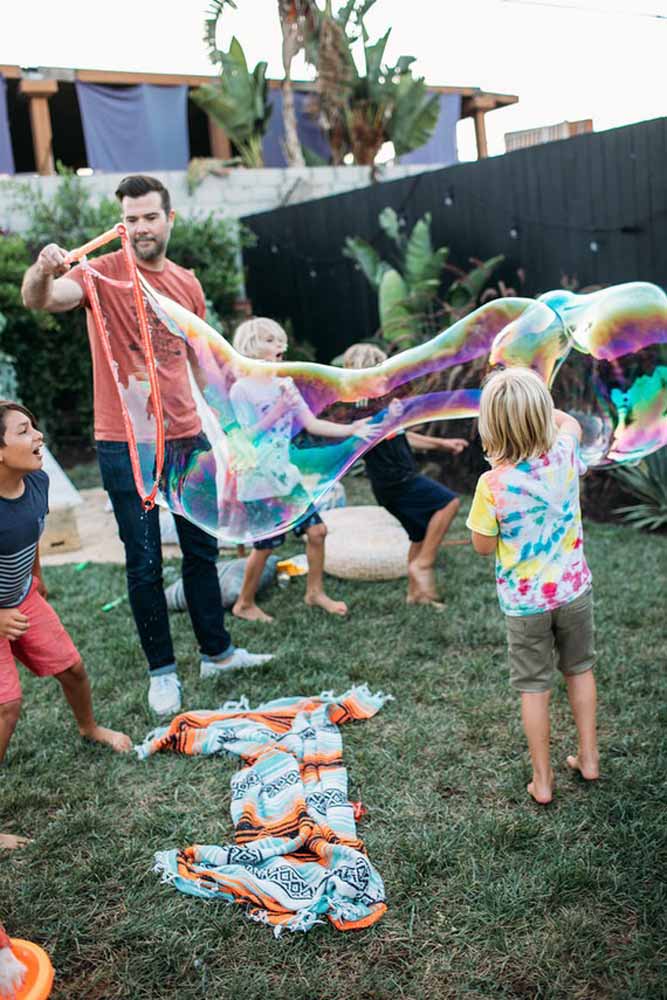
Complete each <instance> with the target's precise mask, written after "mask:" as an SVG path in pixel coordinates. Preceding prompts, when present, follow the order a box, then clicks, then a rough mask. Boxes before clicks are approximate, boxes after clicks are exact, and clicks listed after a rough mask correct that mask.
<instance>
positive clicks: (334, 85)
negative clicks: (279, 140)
mask: <svg viewBox="0 0 667 1000" xmlns="http://www.w3.org/2000/svg"><path fill="white" fill-rule="evenodd" d="M375 2H376V0H346V2H344V3H343V4H342V6H339V8H338V10H337V11H336V12H335V13H334V9H333V0H325V3H324V7H323V8H320V7H319V6H318V4H317V3H316V2H315V0H278V16H279V20H280V26H281V31H282V38H283V46H282V54H283V69H284V71H285V78H284V81H283V122H284V127H285V152H286V155H287V162H288V163H289V165H290V166H303V165H304V162H305V161H307V162H310V163H314V162H316V161H315V158H314V155H313V153H312V152H311V151H310V150H302V148H301V145H300V143H299V138H298V134H297V126H296V115H295V112H294V99H293V94H292V83H291V64H292V60H293V58H294V56H295V55H296V54H297V52H299V51H300V50H301V49H303V51H304V53H305V56H306V59H307V61H308V62H310V63H311V64H312V65H313V66H314V67H315V70H316V81H315V95H314V96H315V100H314V102H313V113H314V114H315V115H316V116H317V117H318V119H319V121H320V124H321V125H322V127H323V129H324V131H325V132H326V133H327V137H328V139H329V145H330V148H331V159H332V162H333V163H334V164H341V163H343V162H344V161H345V160H346V158H347V157H348V155H350V156H351V157H352V160H353V162H354V163H356V164H359V165H363V166H371V165H372V164H373V163H374V162H375V158H376V156H377V154H378V152H379V150H380V148H381V147H382V146H383V145H384V143H385V142H391V143H393V146H394V150H395V152H396V155H397V156H400V155H402V154H405V153H408V152H410V151H411V150H413V149H417V148H418V147H419V146H423V145H424V143H426V142H427V141H428V140H429V138H430V137H431V135H432V134H433V130H434V129H435V126H436V124H437V121H438V115H439V113H440V102H439V100H438V97H437V95H435V94H429V93H428V90H427V88H426V84H425V82H424V79H423V78H422V77H415V76H413V75H412V71H411V69H410V66H411V65H412V63H413V62H414V58H413V57H412V56H400V57H399V59H398V60H397V61H396V62H395V63H394V64H393V65H391V66H388V65H384V64H383V60H384V54H385V50H386V47H387V42H388V40H389V35H390V33H391V29H389V30H388V31H387V32H385V34H384V35H383V36H382V38H380V39H379V40H378V41H376V42H373V43H370V42H369V37H368V33H367V31H366V28H365V26H364V17H365V15H366V14H367V13H368V11H369V10H370V9H371V7H372V6H373V5H374V4H375ZM226 7H234V8H236V0H212V2H211V6H210V9H209V14H208V17H207V19H206V23H205V34H204V40H205V42H206V45H207V47H208V50H209V56H210V58H211V60H212V61H213V62H214V63H220V62H222V57H223V53H221V52H220V50H219V49H218V47H217V43H216V33H217V26H218V21H219V19H220V16H221V14H222V12H223V10H224V9H225V8H226ZM360 40H361V42H362V55H363V71H362V72H359V70H358V69H357V66H356V63H355V60H354V55H353V49H354V47H355V46H356V44H357V43H358V42H359V41H360ZM223 75H224V69H223Z"/></svg>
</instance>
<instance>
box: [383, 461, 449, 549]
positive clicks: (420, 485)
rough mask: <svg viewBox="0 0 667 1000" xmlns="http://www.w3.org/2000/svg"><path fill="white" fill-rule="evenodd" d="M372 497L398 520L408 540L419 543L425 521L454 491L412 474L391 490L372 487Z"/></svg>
mask: <svg viewBox="0 0 667 1000" xmlns="http://www.w3.org/2000/svg"><path fill="white" fill-rule="evenodd" d="M371 485H372V484H371ZM373 493H374V494H375V499H376V500H377V502H378V503H379V504H380V506H381V507H384V508H385V509H386V510H388V511H389V513H390V514H393V515H394V517H395V518H397V520H399V521H400V522H401V524H402V525H403V527H404V528H405V530H406V531H407V533H408V538H409V539H410V541H411V542H423V540H424V535H425V534H426V529H427V528H428V523H429V521H430V520H431V518H432V517H433V515H434V514H436V513H437V512H438V511H439V510H442V508H443V507H446V506H447V505H448V504H450V503H451V502H452V500H456V497H457V494H456V493H453V492H452V491H451V490H448V489H447V487H446V486H443V485H442V483H436V481H435V479H429V478H428V476H415V477H414V479H409V480H408V481H407V482H406V483H402V484H401V485H400V486H398V487H396V489H393V490H383V491H380V490H376V489H375V487H373Z"/></svg>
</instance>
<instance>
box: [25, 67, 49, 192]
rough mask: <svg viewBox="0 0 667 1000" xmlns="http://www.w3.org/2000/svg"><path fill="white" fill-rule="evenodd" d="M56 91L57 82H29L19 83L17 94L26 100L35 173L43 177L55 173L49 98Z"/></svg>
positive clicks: (27, 80)
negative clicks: (27, 102)
mask: <svg viewBox="0 0 667 1000" xmlns="http://www.w3.org/2000/svg"><path fill="white" fill-rule="evenodd" d="M57 91H58V81H57V80H29V79H24V80H21V82H20V83H19V93H21V94H23V95H24V96H25V97H27V98H28V101H29V111H30V128H31V131H32V147H33V150H34V152H35V166H36V168H37V173H38V174H42V176H45V175H47V174H54V173H55V172H56V167H55V163H54V160H53V130H52V128H51V112H50V111H49V98H51V97H53V95H54V94H55V93H57Z"/></svg>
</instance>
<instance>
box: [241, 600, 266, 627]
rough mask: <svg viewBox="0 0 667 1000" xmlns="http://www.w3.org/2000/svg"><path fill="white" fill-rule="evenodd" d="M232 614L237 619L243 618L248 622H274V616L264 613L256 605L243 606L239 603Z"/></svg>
mask: <svg viewBox="0 0 667 1000" xmlns="http://www.w3.org/2000/svg"><path fill="white" fill-rule="evenodd" d="M232 614H233V615H234V617H235V618H243V619H245V621H247V622H272V621H273V617H272V615H267V613H266V611H262V609H261V608H258V607H257V605H256V604H241V603H240V601H237V602H236V604H235V605H234V607H233V608H232Z"/></svg>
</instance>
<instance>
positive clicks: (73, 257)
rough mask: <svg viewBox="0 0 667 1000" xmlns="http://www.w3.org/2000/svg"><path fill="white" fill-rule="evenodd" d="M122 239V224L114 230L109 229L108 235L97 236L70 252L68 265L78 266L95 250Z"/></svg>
mask: <svg viewBox="0 0 667 1000" xmlns="http://www.w3.org/2000/svg"><path fill="white" fill-rule="evenodd" d="M117 239H120V223H119V224H118V225H116V226H114V227H113V229H108V230H107V232H106V233H101V234H100V235H99V236H96V237H95V239H94V240H88V242H87V243H84V244H83V246H80V247H77V248H76V250H70V252H69V253H68V255H67V263H68V264H76V263H77V262H78V261H80V260H81V259H82V258H83V257H87V256H88V254H89V253H93V252H94V251H95V250H99V249H100V247H103V246H106V244H107V243H111V241H112V240H117Z"/></svg>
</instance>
